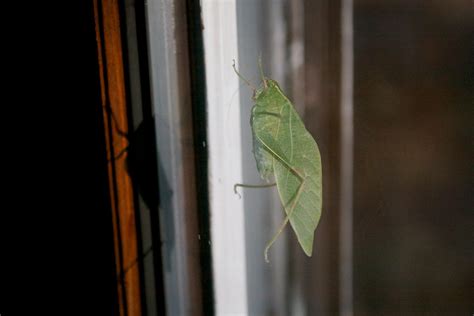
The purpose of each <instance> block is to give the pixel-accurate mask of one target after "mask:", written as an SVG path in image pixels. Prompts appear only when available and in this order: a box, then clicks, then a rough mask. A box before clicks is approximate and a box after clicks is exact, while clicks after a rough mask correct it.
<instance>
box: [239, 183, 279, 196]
mask: <svg viewBox="0 0 474 316" xmlns="http://www.w3.org/2000/svg"><path fill="white" fill-rule="evenodd" d="M275 185H276V183H269V184H243V183H236V184H234V193H235V194H237V195H238V196H239V198H242V196H241V195H240V194H239V192H237V187H241V188H249V189H261V188H270V187H273V186H275Z"/></svg>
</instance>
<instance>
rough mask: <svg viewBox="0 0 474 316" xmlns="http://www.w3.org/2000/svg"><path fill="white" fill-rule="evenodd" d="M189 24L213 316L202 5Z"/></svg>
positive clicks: (204, 253) (206, 298)
mask: <svg viewBox="0 0 474 316" xmlns="http://www.w3.org/2000/svg"><path fill="white" fill-rule="evenodd" d="M186 5H187V24H188V41H189V43H188V44H189V46H188V47H189V59H190V63H189V65H190V75H191V98H192V109H193V113H192V115H193V126H194V144H195V157H196V158H195V159H196V162H195V164H196V182H197V183H196V190H197V203H198V211H199V214H198V220H199V233H200V236H201V238H200V241H201V242H200V254H201V255H200V261H201V282H202V294H203V295H202V298H203V302H202V306H203V314H204V315H214V288H213V280H212V253H211V244H210V242H209V241H210V240H211V234H210V221H209V216H210V213H209V188H208V184H207V183H208V182H207V180H208V152H207V146H206V144H207V115H206V74H205V64H204V40H203V32H202V31H203V27H204V26H203V24H202V16H201V6H200V2H199V1H195V0H187V1H186Z"/></svg>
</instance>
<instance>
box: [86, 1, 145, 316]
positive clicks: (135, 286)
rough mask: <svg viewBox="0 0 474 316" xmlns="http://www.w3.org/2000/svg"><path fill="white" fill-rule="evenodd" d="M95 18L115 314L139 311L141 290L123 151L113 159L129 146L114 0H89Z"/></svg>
mask: <svg viewBox="0 0 474 316" xmlns="http://www.w3.org/2000/svg"><path fill="white" fill-rule="evenodd" d="M94 18H95V25H96V39H97V49H98V63H99V69H100V73H99V76H100V85H101V100H102V107H103V114H104V127H105V138H106V145H107V159H108V174H109V187H110V199H111V208H112V218H113V233H114V253H115V261H116V272H117V294H118V301H119V314H120V315H121V316H125V315H126V316H139V315H141V299H140V295H141V293H140V277H139V270H138V269H139V265H138V264H137V262H138V260H137V259H138V250H137V243H138V239H137V229H136V223H135V218H136V216H135V214H136V213H135V212H136V211H137V210H136V209H135V206H134V193H133V187H132V183H131V179H130V177H129V175H128V173H127V171H126V165H125V157H126V154H125V155H121V157H120V158H116V156H117V154H118V153H119V152H120V151H122V150H124V149H125V148H126V147H127V146H128V140H127V139H126V137H125V136H124V133H127V131H128V118H127V104H126V101H127V99H126V89H125V78H124V64H123V56H122V41H121V34H120V15H119V4H118V1H117V0H102V1H99V0H94Z"/></svg>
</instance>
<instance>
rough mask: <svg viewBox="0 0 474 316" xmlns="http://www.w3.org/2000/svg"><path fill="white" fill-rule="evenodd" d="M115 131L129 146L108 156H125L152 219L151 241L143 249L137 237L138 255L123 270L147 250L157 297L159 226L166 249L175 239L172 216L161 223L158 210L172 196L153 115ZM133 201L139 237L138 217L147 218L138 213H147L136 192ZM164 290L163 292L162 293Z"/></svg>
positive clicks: (116, 159) (160, 265)
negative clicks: (143, 210) (163, 228)
mask: <svg viewBox="0 0 474 316" xmlns="http://www.w3.org/2000/svg"><path fill="white" fill-rule="evenodd" d="M110 115H111V117H112V121H113V124H114V125H115V126H116V127H117V126H118V125H117V121H116V119H115V117H114V115H113V113H110ZM116 132H117V133H118V134H119V135H121V136H122V137H125V138H126V139H127V142H128V146H127V147H126V148H123V149H122V150H121V151H120V152H119V153H118V154H116V155H115V157H113V158H112V159H111V160H113V163H119V162H120V161H122V159H123V157H125V159H124V162H125V168H126V171H127V173H128V174H129V176H130V179H131V181H132V186H133V188H134V190H135V191H136V192H138V195H139V196H141V198H142V200H143V202H144V204H145V206H146V209H147V210H148V213H149V221H150V222H151V241H152V245H151V246H149V247H147V248H146V249H143V248H142V245H141V242H140V241H139V244H140V245H139V248H142V250H141V251H139V253H140V255H139V256H138V257H137V259H136V260H135V261H133V262H132V263H130V265H129V266H127V267H125V268H124V271H123V273H124V274H125V273H126V272H127V271H128V270H130V268H132V267H133V266H135V265H136V264H140V265H142V264H143V261H144V259H145V258H146V257H147V256H149V255H150V254H152V255H153V262H154V270H155V288H156V290H157V293H156V295H157V297H159V295H161V294H160V293H161V292H162V291H163V276H162V271H163V260H162V256H161V245H162V238H161V236H162V232H161V229H160V228H161V227H165V229H166V232H164V233H165V235H166V236H167V237H166V240H167V244H168V245H169V247H167V249H168V250H169V251H170V252H171V251H173V248H174V247H175V241H174V235H175V234H174V224H173V223H172V219H173V216H163V218H162V220H164V221H165V222H164V223H163V225H161V224H160V216H159V210H160V209H163V210H169V209H171V199H172V196H173V192H172V189H171V187H170V184H169V182H168V181H167V179H166V177H165V176H164V174H165V173H164V168H163V166H162V163H161V161H160V159H159V156H158V155H157V153H158V151H157V145H156V132H155V119H154V117H153V116H152V115H149V116H146V117H144V119H143V121H142V122H141V123H140V124H139V126H138V127H137V128H136V129H135V130H133V131H132V132H129V133H125V132H123V131H120V130H119V129H118V128H116ZM135 205H137V211H136V212H135V213H136V223H137V232H138V235H139V240H141V235H142V234H141V225H140V223H141V221H142V220H144V221H147V219H140V214H146V213H144V212H140V211H139V210H138V209H139V208H140V203H139V199H138V196H137V195H136V196H135ZM162 294H163V293H162Z"/></svg>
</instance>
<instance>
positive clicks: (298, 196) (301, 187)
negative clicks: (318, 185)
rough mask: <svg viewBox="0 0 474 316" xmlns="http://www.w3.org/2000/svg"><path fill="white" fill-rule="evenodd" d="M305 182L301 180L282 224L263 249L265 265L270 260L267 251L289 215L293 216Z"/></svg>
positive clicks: (284, 225) (281, 230)
mask: <svg viewBox="0 0 474 316" xmlns="http://www.w3.org/2000/svg"><path fill="white" fill-rule="evenodd" d="M305 182H306V180H303V182H301V184H300V186H299V187H298V191H297V193H296V196H295V198H294V201H293V204H292V205H291V208H290V209H289V210H288V213H287V215H286V217H285V220H283V223H281V225H280V227H279V228H278V230H277V232H276V234H275V235H274V236H273V238H272V239H271V240H270V241H269V242H268V244H267V246H266V247H265V252H264V255H265V262H267V263H269V262H270V260H268V250H269V249H270V247H271V246H272V245H273V243H275V241H276V240H277V239H278V236H280V234H281V233H282V232H283V230H284V229H285V227H286V225H287V224H288V221H289V220H290V217H291V215H293V211H294V210H295V208H296V204H297V203H298V201H299V198H300V195H301V192H302V191H303V187H304V184H305Z"/></svg>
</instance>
